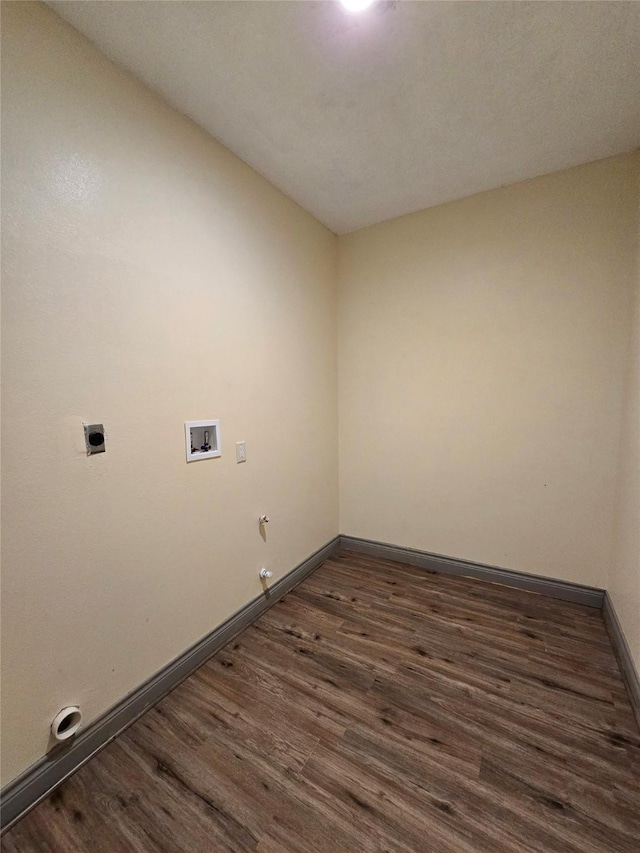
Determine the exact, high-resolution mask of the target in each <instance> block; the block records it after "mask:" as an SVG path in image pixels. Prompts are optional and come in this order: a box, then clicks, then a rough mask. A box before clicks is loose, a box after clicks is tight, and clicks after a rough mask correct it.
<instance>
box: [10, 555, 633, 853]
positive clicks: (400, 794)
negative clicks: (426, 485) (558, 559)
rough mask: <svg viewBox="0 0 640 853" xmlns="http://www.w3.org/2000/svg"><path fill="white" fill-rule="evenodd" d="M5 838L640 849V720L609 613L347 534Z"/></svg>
mask: <svg viewBox="0 0 640 853" xmlns="http://www.w3.org/2000/svg"><path fill="white" fill-rule="evenodd" d="M3 850H4V851H6V853H13V851H21V853H25V851H54V853H75V851H91V853H101V851H104V853H114V851H194V853H199V851H233V853H237V851H255V853H314V852H315V853H332V852H333V851H336V853H347V851H358V853H367V851H372V853H373V851H376V853H383V851H386V853H400V851H403V853H407V851H411V853H415V851H420V852H421V853H422V851H425V853H440V852H441V851H442V853H445V851H446V853H480V852H481V851H487V853H516V851H518V853H520V851H535V853H596V851H597V853H617V852H618V851H619V853H638V851H639V850H640V736H639V733H638V729H637V727H636V724H635V721H634V718H633V714H632V711H631V707H630V704H629V700H628V698H627V695H626V693H625V689H624V686H623V683H622V679H621V675H620V672H619V669H618V666H617V663H616V660H615V658H614V655H613V652H612V648H611V644H610V641H609V638H608V636H607V633H606V630H605V627H604V623H603V621H602V618H601V616H600V614H599V613H598V612H597V611H596V610H593V609H590V608H586V607H582V606H580V605H575V604H570V603H566V602H561V601H554V600H552V599H549V598H545V597H542V596H538V595H534V594H531V593H527V592H523V591H520V590H515V589H508V588H505V587H500V586H496V585H493V584H488V583H484V582H481V581H476V580H471V579H467V578H456V577H451V576H447V575H438V574H433V573H429V572H425V571H424V570H422V569H417V568H414V567H411V566H407V565H403V564H399V563H389V562H386V561H382V560H376V559H374V558H371V557H365V556H362V555H358V554H355V553H349V552H342V553H341V554H339V555H338V556H336V557H333V558H332V559H330V560H329V561H328V562H327V563H325V564H324V565H323V566H322V567H321V568H320V569H318V571H317V572H315V573H314V574H313V575H312V576H311V577H309V578H307V580H305V581H304V582H303V583H302V584H301V585H300V586H298V587H297V588H296V589H295V590H294V591H293V592H291V593H289V595H288V596H286V598H285V599H283V600H282V601H281V602H280V603H278V604H277V605H275V606H274V607H273V608H272V609H271V610H270V611H269V612H268V613H267V614H265V615H264V616H262V617H261V618H260V619H259V620H258V621H257V622H256V623H255V624H254V625H252V626H251V627H250V628H248V629H247V630H246V631H244V632H243V633H242V634H241V635H240V636H239V637H238V638H237V639H236V640H235V641H234V642H232V643H231V644H230V645H229V646H227V648H225V649H224V650H223V651H222V652H220V653H219V654H217V655H216V656H215V657H214V658H212V659H211V660H210V661H209V662H208V663H207V664H205V665H204V666H203V667H201V669H200V670H198V672H197V673H195V674H194V675H193V676H191V677H190V678H189V679H188V680H187V681H185V682H184V683H183V684H182V685H181V686H180V687H178V688H177V689H176V690H174V691H173V692H172V693H171V694H170V695H169V696H168V697H166V698H165V699H164V700H163V701H162V702H161V703H160V704H158V705H157V706H156V707H155V708H153V709H152V710H151V711H149V712H148V713H147V714H146V715H145V716H144V717H143V718H141V719H140V720H139V721H138V722H137V723H136V724H135V725H134V726H132V727H131V728H129V729H128V730H127V731H126V732H125V733H124V734H123V735H122V736H121V737H120V738H118V740H117V741H115V742H114V743H112V744H111V745H110V746H108V747H107V748H106V749H104V750H103V751H102V752H101V753H100V754H99V755H98V756H97V757H96V758H94V759H93V760H92V761H91V762H90V763H89V764H87V765H86V766H85V767H83V768H82V769H81V770H80V771H79V772H78V773H76V774H75V775H74V776H73V777H71V778H70V779H69V780H68V781H67V782H65V783H64V785H62V786H61V787H60V788H59V789H58V790H57V791H56V792H54V794H53V795H52V796H51V797H49V799H48V800H46V801H45V802H43V803H42V804H41V805H40V806H38V807H37V808H36V809H34V810H33V811H32V812H31V813H30V814H28V815H27V816H26V817H25V818H24V819H23V820H22V821H21V822H20V823H18V824H17V825H16V826H15V827H13V828H12V829H11V830H9V832H8V833H6V835H5V836H4V838H3Z"/></svg>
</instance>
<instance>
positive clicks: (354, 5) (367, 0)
mask: <svg viewBox="0 0 640 853" xmlns="http://www.w3.org/2000/svg"><path fill="white" fill-rule="evenodd" d="M340 2H341V3H342V5H343V6H344V8H345V9H347V10H348V11H349V12H362V10H363V9H366V8H367V6H370V5H371V4H372V3H373V0H340Z"/></svg>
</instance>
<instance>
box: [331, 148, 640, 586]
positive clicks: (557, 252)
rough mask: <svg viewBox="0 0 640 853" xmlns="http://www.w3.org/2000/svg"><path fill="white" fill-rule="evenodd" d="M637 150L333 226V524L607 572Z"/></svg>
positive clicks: (390, 538) (554, 571) (592, 580)
mask: <svg viewBox="0 0 640 853" xmlns="http://www.w3.org/2000/svg"><path fill="white" fill-rule="evenodd" d="M638 166H639V159H638V155H637V154H636V155H631V156H622V157H617V158H613V159H610V160H606V161H601V162H598V163H593V164H590V165H585V166H582V167H579V168H576V169H571V170H568V171H565V172H561V173H557V174H554V175H549V176H546V177H542V178H538V179H536V180H532V181H528V182H525V183H522V184H517V185H514V186H510V187H506V188H503V189H499V190H495V191H493V192H488V193H484V194H482V195H477V196H474V197H471V198H467V199H463V200H462V201H458V202H454V203H451V204H447V205H443V206H441V207H438V208H433V209H431V210H426V211H423V212H421V213H416V214H413V215H410V216H406V217H402V218H400V219H396V220H392V221H390V222H385V223H382V224H380V225H377V226H373V227H371V228H367V229H364V230H362V231H358V232H355V233H353V234H351V235H348V236H346V237H344V238H341V240H340V297H339V299H340V301H339V348H340V349H339V353H340V354H339V377H340V379H339V384H340V395H339V399H340V513H341V521H340V528H341V532H342V533H345V534H351V535H354V536H361V537H366V538H371V539H377V540H380V541H383V542H389V543H393V544H399V545H405V546H411V547H414V548H420V549H425V550H427V551H432V552H435V553H440V554H447V555H451V556H454V557H460V558H466V559H471V560H475V561H478V562H484V563H488V564H492V565H497V566H505V567H508V568H511V569H516V570H521V571H529V572H534V573H539V574H543V575H548V576H552V577H558V578H563V579H566V580H569V581H576V582H580V583H585V584H593V585H596V586H600V587H604V586H606V584H607V570H608V567H609V565H610V563H611V559H612V554H613V538H614V503H615V476H616V467H617V450H618V440H619V433H620V423H621V409H622V395H623V380H624V364H625V355H626V351H627V344H628V340H629V327H630V322H629V306H630V299H631V287H632V277H633V274H634V264H635V252H636V240H635V236H636V235H635V227H636V225H635V220H636V205H637V189H636V185H637V174H638Z"/></svg>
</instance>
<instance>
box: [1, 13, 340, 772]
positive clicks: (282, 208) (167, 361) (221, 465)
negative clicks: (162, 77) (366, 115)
mask: <svg viewBox="0 0 640 853" xmlns="http://www.w3.org/2000/svg"><path fill="white" fill-rule="evenodd" d="M2 18H3V20H2V28H3V41H2V51H3V57H2V58H3V78H2V83H3V104H2V107H3V116H2V118H3V122H2V131H3V136H2V153H3V177H4V181H3V187H2V190H3V205H2V213H3V237H4V247H3V248H4V252H3V261H4V269H3V309H4V316H3V320H4V335H3V344H4V359H3V373H4V375H3V382H4V400H3V415H4V424H3V439H4V446H3V451H4V454H3V456H4V470H3V496H4V513H3V533H4V543H3V558H4V559H3V620H2V628H3V655H2V662H3V703H2V707H3V749H2V762H3V782H4V783H6V782H8V781H10V780H11V779H12V778H13V777H14V776H15V775H16V774H18V773H19V772H21V771H22V770H24V769H25V768H26V767H27V766H29V765H30V764H31V763H32V762H34V761H35V760H37V759H38V758H40V756H41V755H42V754H43V753H44V751H45V749H46V747H47V744H48V737H47V731H48V726H49V724H50V722H51V720H52V718H53V716H54V714H56V713H57V711H58V710H59V709H60V708H61V707H62V706H63V705H66V704H68V703H76V702H77V703H79V704H80V705H81V706H82V710H83V712H84V714H85V719H86V720H87V721H90V720H91V719H93V718H95V717H97V716H98V715H100V714H101V713H102V712H104V711H105V710H106V709H107V708H108V707H109V706H110V705H112V704H113V703H115V702H116V701H117V700H119V699H120V698H121V697H122V696H123V695H124V694H126V693H127V692H128V691H130V690H132V689H133V688H135V687H136V686H138V685H139V684H140V683H141V682H142V681H144V680H145V679H146V678H148V677H149V676H150V675H151V674H153V673H154V672H155V671H157V670H158V669H159V668H160V667H162V666H163V665H164V664H166V663H167V662H168V661H170V660H171V659H172V658H174V657H175V656H177V655H179V654H180V653H181V652H182V651H183V650H184V649H185V648H187V647H188V646H189V645H190V644H192V643H194V642H195V641H197V640H198V639H199V638H200V637H202V636H203V635H204V634H206V633H207V632H208V631H210V630H211V629H212V628H213V627H214V626H216V625H217V624H218V623H220V622H221V621H222V620H224V619H225V618H226V617H227V616H229V615H230V614H231V613H233V612H234V611H235V610H237V609H238V608H239V607H241V606H242V605H244V604H245V603H246V602H247V601H249V600H250V599H252V598H253V597H255V596H256V595H258V594H259V593H260V592H261V589H262V587H261V585H260V582H259V580H258V570H259V568H260V566H261V565H266V566H269V567H270V568H272V569H273V571H274V575H275V579H277V578H278V577H280V576H281V575H282V574H283V573H285V572H286V571H288V570H290V569H291V568H293V567H294V566H295V565H296V564H297V563H298V562H299V561H301V560H303V559H304V558H306V557H307V556H308V555H309V554H311V553H312V552H313V551H314V550H316V549H317V548H319V547H320V546H322V545H324V544H325V543H326V542H327V541H328V540H329V539H331V538H332V537H333V536H335V535H336V534H337V532H338V516H337V408H336V404H337V395H336V340H335V322H336V321H335V311H336V298H335V262H336V242H337V241H336V238H335V236H334V235H333V234H331V233H330V232H328V231H327V230H326V229H325V228H323V227H322V226H321V225H319V224H318V223H317V222H316V221H315V220H314V219H313V218H312V217H311V216H309V215H308V214H306V213H305V212H303V211H302V210H301V209H300V208H298V207H297V206H296V205H295V204H293V203H292V202H291V201H290V200H289V199H287V198H286V197H285V196H283V195H282V194H281V193H279V192H278V191H276V190H275V189H274V188H273V187H272V186H270V185H269V184H268V183H267V182H266V181H265V180H263V179H262V178H260V177H259V176H258V175H257V174H256V173H255V172H253V171H252V170H251V169H250V168H248V167H247V166H246V165H244V164H243V163H242V162H240V161H239V160H238V159H237V158H236V157H234V156H233V155H231V154H230V153H229V152H228V151H226V150H225V149H224V148H222V147H221V146H220V145H218V144H216V143H215V142H214V141H213V140H212V139H211V138H210V137H208V136H207V135H206V134H205V133H204V132H202V131H201V130H199V129H198V128H197V127H196V126H195V125H193V124H192V123H191V122H189V121H188V120H186V119H185V118H183V117H182V116H180V115H179V114H178V113H176V112H174V111H173V110H172V109H170V108H168V107H167V106H166V105H164V104H163V103H162V102H161V101H160V100H158V99H157V98H155V97H154V96H153V95H151V94H150V93H149V92H148V91H147V90H146V89H144V88H143V87H142V86H141V85H139V84H138V83H137V82H135V81H134V80H133V79H132V78H131V77H130V76H129V75H127V74H126V73H124V72H122V71H120V70H118V69H117V68H116V67H114V66H113V65H112V64H111V63H110V62H109V61H108V60H107V59H105V58H104V57H103V56H102V54H100V53H99V52H98V51H97V50H96V49H95V48H94V47H92V46H91V45H90V44H89V43H88V42H87V41H86V40H85V39H84V38H83V37H81V36H80V35H79V34H78V33H77V32H75V31H74V30H73V29H71V27H69V26H68V25H67V24H65V23H63V22H62V20H60V19H59V18H58V17H57V16H56V15H54V14H53V13H52V12H51V11H49V10H48V9H47V8H46V7H44V6H40V5H37V4H31V3H8V4H6V3H5V4H3V10H2ZM207 417H214V418H220V420H221V424H222V442H223V456H222V457H221V458H220V459H217V460H207V461H201V462H196V463H192V464H189V465H187V463H186V462H185V449H184V431H183V430H184V428H183V423H184V421H185V420H189V419H199V418H207ZM83 421H86V422H92V421H100V422H104V424H105V426H106V430H107V436H108V440H107V452H106V454H104V455H102V456H99V457H94V458H91V459H88V458H87V456H86V454H85V451H84V439H83V430H82V424H83ZM241 439H244V440H246V442H247V455H248V461H247V463H246V464H243V465H236V462H235V452H234V451H235V447H234V445H235V442H236V441H238V440H241ZM262 512H267V513H269V515H270V516H271V523H270V525H269V528H268V541H267V542H266V543H265V542H263V540H262V538H261V537H260V535H259V531H258V526H257V518H258V515H259V514H260V513H262Z"/></svg>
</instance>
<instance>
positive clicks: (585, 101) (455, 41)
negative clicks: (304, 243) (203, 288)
mask: <svg viewBox="0 0 640 853" xmlns="http://www.w3.org/2000/svg"><path fill="white" fill-rule="evenodd" d="M49 5H50V6H51V7H52V8H54V9H55V10H56V11H57V12H58V13H59V14H60V15H61V16H62V17H64V18H65V19H66V20H68V21H69V22H70V23H72V24H73V25H74V26H75V27H76V28H77V29H79V30H80V31H81V32H83V33H84V34H85V35H87V36H88V37H89V38H90V39H91V40H92V41H94V42H95V43H96V44H97V45H98V46H99V47H100V48H101V49H102V50H103V51H104V52H105V53H106V54H107V55H108V56H110V57H111V58H112V59H114V60H115V61H116V62H118V63H119V64H121V65H123V66H124V67H125V68H128V69H129V70H130V71H132V72H133V73H134V74H135V75H136V76H137V77H138V78H139V79H140V80H142V81H144V83H146V84H147V86H149V87H150V88H151V89H153V90H155V91H156V92H159V93H160V94H161V95H163V96H164V97H165V98H166V100H167V101H169V103H171V104H172V105H173V106H174V107H176V108H177V109H178V110H180V111H181V112H183V113H185V114H186V115H188V116H190V117H191V118H192V119H193V120H194V121H196V122H197V123H198V124H200V125H201V126H202V127H203V128H205V129H206V130H207V131H209V132H210V133H211V134H212V135H213V136H215V137H216V138H217V139H219V140H220V141H221V142H223V143H224V144H225V145H226V146H227V147H228V148H230V149H231V150H232V151H234V152H235V153H236V154H237V155H238V156H239V157H241V158H242V159H243V160H245V161H246V162H247V163H249V164H250V165H251V166H253V167H254V168H255V169H256V170H257V171H258V172H260V173H261V174H263V175H264V176H265V177H267V178H268V179H269V180H270V181H271V182H272V183H273V184H275V185H276V186H277V187H279V188H280V189H281V190H283V191H284V192H285V193H287V195H289V196H291V198H293V199H295V200H296V201H297V202H298V203H299V204H300V205H301V206H302V207H304V208H306V209H307V210H309V211H310V212H311V213H313V214H314V215H315V216H316V217H317V218H318V219H320V220H321V221H322V222H324V223H325V224H326V225H328V226H329V227H330V228H331V229H332V230H334V231H336V232H338V233H344V232H347V231H351V230H354V229H356V228H360V227H362V226H365V225H369V224H371V223H374V222H379V221H381V220H383V219H389V218H391V217H394V216H399V215H401V214H404V213H409V212H412V211H415V210H419V209H422V208H425V207H430V206H432V205H435V204H440V203H441V202H444V201H450V200H452V199H456V198H461V197H462V196H466V195H471V194H473V193H476V192H480V191H482V190H486V189H491V188H494V187H497V186H501V185H504V184H509V183H514V182H516V181H520V180H524V179H526V178H530V177H534V176H535V175H540V174H543V173H546V172H552V171H556V170H558V169H562V168H565V167H568V166H572V165H577V164H579V163H584V162H588V161H590V160H596V159H599V158H602V157H607V156H609V155H613V154H618V153H620V152H623V151H630V150H632V149H634V148H636V147H638V146H640V2H633V0H632V2H552V3H546V2H533V3H528V2H407V1H406V0H399V2H385V0H379V2H378V3H376V4H375V5H374V6H373V7H371V8H370V9H369V10H367V11H366V12H364V13H361V14H359V15H353V14H348V13H347V12H345V11H344V10H343V8H342V7H341V6H340V5H339V4H338V3H337V2H333V0H326V1H325V2H312V0H304V1H302V0H297V2H237V1H236V2H221V0H208V2H207V0H200V1H199V2H197V0H196V2H194V0H186V1H185V2H162V0H147V2H137V0H128V2H111V0H105V2H87V1H86V0H83V2H75V0H71V2H68V0H67V2H57V1H56V0H51V2H49Z"/></svg>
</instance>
